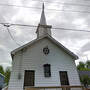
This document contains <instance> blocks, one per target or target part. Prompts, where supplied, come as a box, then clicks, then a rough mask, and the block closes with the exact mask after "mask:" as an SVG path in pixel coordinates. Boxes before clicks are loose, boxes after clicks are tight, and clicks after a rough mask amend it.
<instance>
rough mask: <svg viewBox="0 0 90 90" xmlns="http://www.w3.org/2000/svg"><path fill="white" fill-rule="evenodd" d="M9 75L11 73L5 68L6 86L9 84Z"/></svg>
mask: <svg viewBox="0 0 90 90" xmlns="http://www.w3.org/2000/svg"><path fill="white" fill-rule="evenodd" d="M10 73H11V71H10V68H9V67H7V69H6V71H5V83H6V84H7V85H8V83H9V79H10Z"/></svg>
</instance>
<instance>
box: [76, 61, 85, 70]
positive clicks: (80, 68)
mask: <svg viewBox="0 0 90 90" xmlns="http://www.w3.org/2000/svg"><path fill="white" fill-rule="evenodd" d="M77 69H78V70H83V69H85V64H84V62H79V65H77Z"/></svg>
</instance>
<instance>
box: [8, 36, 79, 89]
mask: <svg viewBox="0 0 90 90" xmlns="http://www.w3.org/2000/svg"><path fill="white" fill-rule="evenodd" d="M45 46H48V48H49V49H50V53H49V54H48V55H47V56H46V55H44V54H43V48H44V47H45ZM46 63H48V64H51V77H49V78H46V77H44V71H43V65H44V64H46ZM24 70H35V86H60V76H59V71H67V72H68V78H69V83H70V85H80V81H79V76H78V73H77V70H76V65H75V61H74V60H73V59H72V58H71V57H70V56H69V55H68V54H66V53H65V52H64V51H63V50H62V49H60V48H59V47H57V46H56V45H55V44H53V43H52V42H51V41H50V40H48V39H46V38H45V39H43V40H41V41H39V42H37V43H35V44H34V45H32V46H30V47H28V48H27V49H26V50H24V51H23V53H22V52H18V53H17V54H16V55H15V57H14V60H13V69H12V73H11V78H10V83H9V90H23V82H24ZM18 73H21V75H22V79H21V80H18Z"/></svg>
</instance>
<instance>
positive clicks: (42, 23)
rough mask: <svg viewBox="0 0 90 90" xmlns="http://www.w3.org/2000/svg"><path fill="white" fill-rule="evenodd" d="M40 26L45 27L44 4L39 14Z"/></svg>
mask: <svg viewBox="0 0 90 90" xmlns="http://www.w3.org/2000/svg"><path fill="white" fill-rule="evenodd" d="M40 25H46V17H45V13H44V3H43V6H42V14H41V19H40Z"/></svg>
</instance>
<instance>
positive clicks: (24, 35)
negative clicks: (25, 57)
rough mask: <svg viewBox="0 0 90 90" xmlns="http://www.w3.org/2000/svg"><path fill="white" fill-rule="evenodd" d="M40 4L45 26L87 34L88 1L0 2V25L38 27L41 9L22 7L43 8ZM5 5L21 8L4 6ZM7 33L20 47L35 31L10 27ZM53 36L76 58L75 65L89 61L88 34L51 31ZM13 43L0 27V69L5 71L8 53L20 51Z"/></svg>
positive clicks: (27, 28)
mask: <svg viewBox="0 0 90 90" xmlns="http://www.w3.org/2000/svg"><path fill="white" fill-rule="evenodd" d="M42 1H44V3H45V15H46V20H47V24H48V25H52V27H53V28H55V27H56V28H67V29H80V30H90V27H89V25H90V12H89V11H90V7H89V5H90V0H47V1H46V0H0V23H16V24H25V25H36V26H37V25H38V24H39V21H40V17H41V9H35V8H24V7H37V8H42ZM68 3H69V4H70V3H71V4H75V5H69V4H68ZM1 4H4V5H1ZM5 4H9V5H18V6H24V7H15V6H5ZM81 5H82V6H81ZM59 10H63V11H59ZM66 10H67V11H66ZM72 11H80V12H72ZM82 12H83V13H82ZM9 30H10V33H11V34H12V36H13V38H14V40H15V41H16V42H17V43H19V44H20V45H21V46H22V45H24V44H26V43H28V42H30V41H32V40H33V39H35V38H36V33H35V32H36V27H25V26H10V27H9ZM52 36H53V37H54V38H55V39H56V40H57V41H59V42H60V43H61V44H63V45H64V46H65V47H66V48H68V49H69V50H71V51H72V52H74V53H75V54H76V55H78V56H79V60H76V64H78V63H79V61H84V62H85V61H87V59H89V60H90V32H79V31H78V32H77V31H64V30H61V29H58V30H57V29H52ZM15 41H13V40H12V38H11V37H10V35H9V33H8V30H7V28H6V27H5V26H3V25H2V24H0V65H2V66H4V68H6V67H8V66H12V59H11V56H10V52H11V51H12V50H14V49H16V48H17V47H20V46H18V45H17V44H16V43H15Z"/></svg>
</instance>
